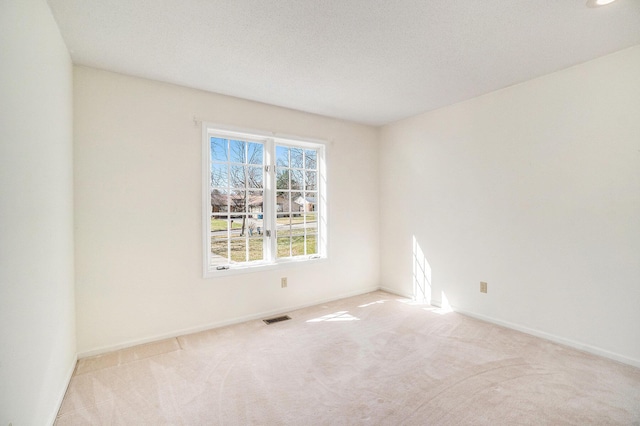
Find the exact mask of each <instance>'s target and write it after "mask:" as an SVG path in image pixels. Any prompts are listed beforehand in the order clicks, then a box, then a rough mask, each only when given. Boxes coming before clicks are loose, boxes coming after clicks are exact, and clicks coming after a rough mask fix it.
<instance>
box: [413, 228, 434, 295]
mask: <svg viewBox="0 0 640 426" xmlns="http://www.w3.org/2000/svg"><path fill="white" fill-rule="evenodd" d="M413 298H414V300H415V301H416V302H420V303H431V265H429V262H427V258H426V257H425V255H424V252H423V251H422V248H421V247H420V244H418V240H417V239H416V236H415V235H414V236H413Z"/></svg>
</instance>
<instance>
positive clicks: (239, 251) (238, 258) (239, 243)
mask: <svg viewBox="0 0 640 426" xmlns="http://www.w3.org/2000/svg"><path fill="white" fill-rule="evenodd" d="M230 243H231V260H232V261H234V262H245V261H246V260H247V240H246V238H234V239H232V240H231V241H230Z"/></svg>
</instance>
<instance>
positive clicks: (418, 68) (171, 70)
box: [48, 0, 640, 125]
mask: <svg viewBox="0 0 640 426" xmlns="http://www.w3.org/2000/svg"><path fill="white" fill-rule="evenodd" d="M48 2H49V5H50V6H51V9H52V11H53V14H54V16H55V18H56V20H57V22H58V25H59V27H60V31H61V33H62V36H63V37H64V39H65V41H66V43H67V47H68V48H69V51H70V52H71V57H72V59H73V62H74V63H76V64H82V65H88V66H92V67H97V68H102V69H106V70H111V71H116V72H120V73H124V74H129V75H134V76H140V77H146V78H150V79H154V80H160V81H166V82H170V83H175V84H180V85H183V86H188V87H194V88H199V89H204V90H208V91H211V92H217V93H223V94H227V95H232V96H237V97H241V98H246V99H252V100H256V101H261V102H265V103H269V104H274V105H280V106H284V107H289V108H294V109H298V110H302V111H308V112H313V113H318V114H323V115H327V116H331V117H338V118H342V119H346V120H351V121H356V122H361V123H366V124H373V125H381V124H386V123H389V122H393V121H396V120H399V119H402V118H405V117H408V116H411V115H415V114H418V113H421V112H425V111H429V110H432V109H436V108H439V107H442V106H445V105H450V104H453V103H456V102H459V101H462V100H465V99H469V98H472V97H474V96H478V95H481V94H483V93H487V92H490V91H493V90H496V89H500V88H503V87H506V86H509V85H512V84H515V83H519V82H522V81H526V80H529V79H532V78H535V77H538V76H541V75H544V74H547V73H550V72H553V71H556V70H559V69H562V68H566V67H568V66H571V65H574V64H578V63H580V62H584V61H587V60H590V59H594V58H596V57H599V56H602V55H605V54H608V53H611V52H614V51H617V50H621V49H623V48H626V47H630V46H633V45H636V44H640V0H618V2H616V3H613V4H611V5H608V6H604V7H600V8H588V7H586V6H585V4H586V0H507V1H505V0H484V1H481V0H396V1H389V0H385V1H381V0H324V1H322V0H165V1H157V0H48ZM612 77H614V78H615V76H612ZM639 78H640V77H639Z"/></svg>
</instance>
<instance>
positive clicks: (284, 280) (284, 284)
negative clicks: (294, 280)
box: [280, 277, 287, 288]
mask: <svg viewBox="0 0 640 426" xmlns="http://www.w3.org/2000/svg"><path fill="white" fill-rule="evenodd" d="M280 287H282V288H286V287H287V277H282V278H280Z"/></svg>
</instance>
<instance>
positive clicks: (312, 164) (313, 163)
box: [304, 149, 318, 170]
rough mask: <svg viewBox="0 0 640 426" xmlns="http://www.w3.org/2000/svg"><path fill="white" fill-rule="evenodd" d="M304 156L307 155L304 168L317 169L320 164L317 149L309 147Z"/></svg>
mask: <svg viewBox="0 0 640 426" xmlns="http://www.w3.org/2000/svg"><path fill="white" fill-rule="evenodd" d="M304 156H305V162H304V168H305V169H307V170H315V169H316V168H317V167H318V166H317V164H318V161H317V160H318V154H317V152H316V151H315V150H313V149H307V150H306V151H305V152H304Z"/></svg>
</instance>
